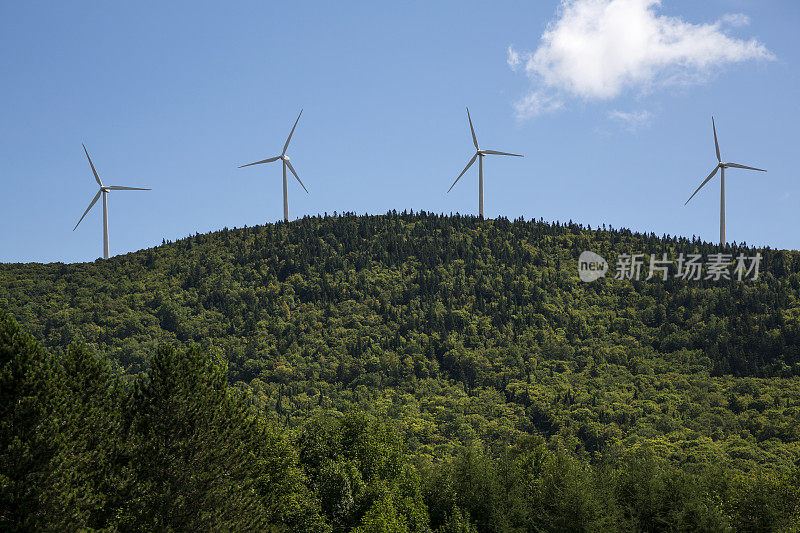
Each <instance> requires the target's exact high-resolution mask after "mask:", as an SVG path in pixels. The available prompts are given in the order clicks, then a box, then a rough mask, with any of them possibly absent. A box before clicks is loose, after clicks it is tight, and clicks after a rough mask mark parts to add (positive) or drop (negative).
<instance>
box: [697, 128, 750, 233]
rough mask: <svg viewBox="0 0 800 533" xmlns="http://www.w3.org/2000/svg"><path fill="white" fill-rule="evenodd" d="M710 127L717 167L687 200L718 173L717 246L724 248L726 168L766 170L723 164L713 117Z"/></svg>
mask: <svg viewBox="0 0 800 533" xmlns="http://www.w3.org/2000/svg"><path fill="white" fill-rule="evenodd" d="M711 127H712V128H713V130H714V148H716V150H717V166H716V167H714V170H712V171H711V174H709V175H708V177H707V178H706V179H705V181H703V183H701V184H700V186H699V187H698V188H697V189H696V190H695V191H694V192H693V193H692V195H691V196H690V197H689V200H691V199H692V198H694V195H695V194H697V191H699V190H700V189H702V188H703V185H705V184H706V183H708V182H709V180H710V179H711V178H713V177H714V176H715V175H716V174H717V171H720V196H719V245H720V246H725V243H726V242H727V241H726V240H725V169H726V168H744V169H747V170H757V171H759V172H766V170H762V169H760V168H753V167H746V166H744V165H740V164H738V163H723V162H722V156H721V155H720V154H719V142H717V126H716V124H714V117H711ZM689 200H686V203H684V204H683V205H686V204H688V203H689Z"/></svg>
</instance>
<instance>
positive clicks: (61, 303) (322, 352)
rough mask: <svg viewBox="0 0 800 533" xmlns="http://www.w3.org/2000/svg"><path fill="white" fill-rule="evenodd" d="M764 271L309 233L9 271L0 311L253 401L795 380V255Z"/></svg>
mask: <svg viewBox="0 0 800 533" xmlns="http://www.w3.org/2000/svg"><path fill="white" fill-rule="evenodd" d="M584 250H591V251H594V252H597V253H599V254H600V255H601V256H603V257H605V258H606V259H607V260H608V261H609V263H610V269H611V270H610V272H609V273H608V274H607V276H606V278H604V279H601V280H599V281H595V282H593V283H589V284H587V283H583V282H581V281H580V280H579V278H578V271H577V258H578V255H579V254H580V253H581V252H582V251H584ZM759 251H760V253H761V254H762V255H763V259H762V262H761V266H760V274H759V278H758V280H757V281H752V280H751V279H745V280H742V281H737V280H735V279H734V280H722V281H712V280H702V281H695V280H681V279H674V267H673V273H672V275H671V276H670V278H671V279H668V280H667V281H662V280H661V279H660V274H658V275H657V276H656V277H655V278H654V279H652V280H650V281H644V278H645V277H646V275H647V261H645V266H644V268H643V274H642V276H641V277H642V281H638V282H637V281H632V280H615V279H609V278H613V276H614V261H615V258H616V256H617V255H618V254H620V253H631V254H632V253H642V254H645V257H646V258H649V254H651V253H652V254H656V256H657V257H659V258H660V257H661V254H663V253H667V254H668V257H669V258H672V259H675V258H677V256H678V254H679V253H682V252H683V253H685V254H690V253H699V254H702V255H703V256H704V257H708V256H709V255H710V254H713V253H717V252H719V247H717V246H715V245H710V244H707V243H703V242H700V241H698V240H688V239H683V238H670V237H662V238H658V237H656V236H655V235H642V234H637V233H632V232H630V231H627V230H609V231H606V230H600V229H591V228H585V227H582V226H579V225H575V224H572V223H570V224H558V223H556V224H549V223H542V222H536V221H533V222H526V221H522V220H518V221H514V222H510V221H508V220H505V219H498V220H478V219H477V218H474V217H461V216H438V215H431V214H425V213H421V214H396V213H390V214H387V215H384V216H363V217H362V216H349V215H345V216H337V217H324V218H320V217H312V218H304V219H302V220H298V221H296V222H292V223H290V224H284V223H279V224H268V225H265V226H256V227H252V228H244V229H234V230H229V229H227V228H226V229H224V230H223V231H220V232H215V233H211V234H206V235H195V236H192V237H188V238H186V239H182V240H180V241H177V242H174V243H169V244H165V245H162V246H160V247H156V248H153V249H148V250H142V251H139V252H135V253H131V254H126V255H123V256H118V257H114V258H112V259H111V260H109V261H96V262H94V263H83V264H68V265H64V264H48V265H40V264H2V265H0V308H4V309H6V310H8V311H10V312H11V313H12V314H13V315H14V316H15V317H16V318H17V320H19V321H20V322H21V323H22V324H24V326H25V328H26V329H27V330H28V331H29V332H31V333H33V334H34V336H35V337H36V338H38V339H41V340H42V342H43V343H44V345H45V346H46V347H49V348H54V349H56V350H58V349H62V350H63V349H64V348H66V347H67V346H68V345H69V344H70V343H71V342H72V341H74V340H77V339H80V340H82V341H83V342H85V343H87V344H88V345H89V346H90V347H96V348H97V349H98V350H99V351H101V352H104V353H106V354H107V355H109V356H112V357H113V358H114V359H116V360H117V361H119V362H120V364H121V365H122V366H123V367H124V368H125V369H126V370H128V371H133V372H135V371H138V370H140V369H141V368H142V363H143V361H144V360H145V359H146V357H147V355H148V354H149V353H151V352H152V348H153V347H154V346H155V344H156V343H164V342H168V343H174V344H179V345H182V344H190V343H196V344H199V345H200V346H202V347H203V348H206V349H209V350H212V351H217V352H218V353H220V354H221V355H223V356H224V357H225V358H226V359H227V360H229V361H230V364H231V369H232V371H233V372H234V375H233V377H232V379H233V380H234V381H238V380H241V381H244V382H250V381H251V380H252V379H254V378H259V379H261V380H266V381H272V380H275V379H280V380H287V379H288V380H294V379H303V378H306V377H310V376H312V375H317V376H319V377H320V378H321V379H324V380H325V381H330V382H338V383H341V384H343V385H353V384H354V383H359V382H363V383H365V384H369V383H372V382H373V381H374V380H376V379H377V380H378V382H380V383H381V384H383V385H386V384H387V380H389V382H390V383H396V382H399V381H402V380H406V379H410V378H412V377H416V378H424V377H428V376H430V375H434V374H435V375H444V376H447V377H449V378H451V379H454V380H457V381H460V382H463V383H464V385H465V386H466V387H467V388H468V389H473V388H475V387H481V386H485V385H491V386H494V387H499V388H501V389H502V388H503V387H505V386H507V385H508V383H509V382H510V381H513V380H515V379H520V378H521V377H522V378H525V379H527V373H528V371H529V370H530V369H531V368H532V365H534V364H535V362H536V361H539V360H546V361H551V360H557V361H563V362H565V364H566V363H569V365H571V366H576V367H577V368H583V367H586V366H587V365H588V366H602V365H605V364H616V365H621V366H624V367H626V368H628V369H630V370H631V371H633V372H635V373H641V372H646V371H647V370H648V369H650V370H656V369H658V368H659V367H660V366H662V365H668V366H670V367H674V368H682V369H685V370H689V371H701V370H705V371H707V372H709V373H710V374H711V375H715V376H717V375H727V374H732V375H736V376H745V375H747V376H790V375H798V374H800V320H799V318H800V300H799V298H798V296H800V273H799V271H800V253H797V252H787V251H775V250H759ZM726 252H727V253H731V254H732V255H733V256H734V257H735V256H736V255H738V254H739V253H742V252H744V253H745V254H747V255H748V256H750V255H754V254H755V250H753V249H751V248H739V247H733V248H730V249H728V250H726ZM704 277H705V276H704Z"/></svg>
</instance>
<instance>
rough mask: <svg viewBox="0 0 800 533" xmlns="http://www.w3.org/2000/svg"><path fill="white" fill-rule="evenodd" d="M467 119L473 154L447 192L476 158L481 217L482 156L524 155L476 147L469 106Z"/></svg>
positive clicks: (481, 213)
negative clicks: (473, 148)
mask: <svg viewBox="0 0 800 533" xmlns="http://www.w3.org/2000/svg"><path fill="white" fill-rule="evenodd" d="M467 120H469V129H470V131H471V132H472V143H473V144H474V145H475V155H473V156H472V159H470V160H469V163H467V166H466V167H464V170H462V171H461V174H459V175H458V177H457V178H456V181H454V182H453V184H452V185H451V186H450V188H449V189H447V192H450V191H451V190H453V187H455V186H456V183H458V180H460V179H461V176H463V175H464V173H465V172H466V171H467V170H469V167H471V166H472V164H473V163H474V162H475V159H477V160H478V212H479V213H480V216H481V218H483V156H485V155H511V156H514V157H524V156H522V155H519V154H509V153H507V152H498V151H497V150H481V149H480V147H478V138H477V137H476V136H475V128H473V127H472V117H470V116H469V108H467Z"/></svg>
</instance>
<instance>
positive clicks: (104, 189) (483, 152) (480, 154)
mask: <svg viewBox="0 0 800 533" xmlns="http://www.w3.org/2000/svg"><path fill="white" fill-rule="evenodd" d="M302 115H303V110H302V109H301V110H300V113H299V114H298V115H297V119H296V120H295V122H294V125H293V126H292V129H291V130H290V131H289V136H288V137H287V138H286V142H285V143H284V145H283V150H282V151H281V153H280V155H277V156H273V157H269V158H267V159H263V160H261V161H255V162H253V163H248V164H245V165H240V166H239V167H238V168H245V167H250V166H254V165H262V164H266V163H273V162H275V161H278V160H280V161H281V166H282V170H283V220H284V222H289V198H288V183H287V174H286V170H287V168H288V170H289V171H290V172H291V173H292V175H294V177H295V179H296V180H297V182H298V183H299V184H300V186H301V187H302V188H303V190H304V191H305V192H306V194H310V193H309V191H308V189H307V188H306V186H305V184H304V183H303V181H302V180H301V179H300V176H299V174H298V173H297V171H296V170H295V168H294V166H292V163H291V161H290V158H289V156H288V155H286V152H287V150H288V148H289V143H290V142H291V140H292V136H293V135H294V132H295V130H296V129H297V124H298V123H299V122H300V117H301V116H302ZM467 121H468V123H469V128H470V134H471V136H472V143H473V145H474V146H475V153H474V154H473V156H472V157H471V158H470V159H469V161H468V162H467V165H466V166H465V167H464V170H462V171H461V173H460V174H459V175H458V176H457V177H456V179H455V181H454V182H453V184H452V185H451V186H450V188H449V189H448V190H447V192H448V193H449V192H450V191H451V190H452V189H453V187H455V185H456V184H457V183H458V181H459V180H460V179H461V178H462V177H463V176H464V174H465V173H466V172H467V171H468V170H469V169H470V167H471V166H472V165H473V164H474V163H475V161H476V160H477V161H478V216H479V217H481V218H484V182H483V158H484V157H485V156H487V155H499V156H512V157H524V156H523V155H522V154H515V153H509V152H501V151H498V150H490V149H481V148H480V145H479V144H478V138H477V135H476V133H475V127H474V125H473V123H472V116H471V115H470V112H469V108H467ZM711 125H712V130H713V133H714V148H715V151H716V156H717V166H715V167H714V169H713V170H712V172H711V174H709V175H708V177H707V178H706V179H705V180H704V181H703V182H702V183H701V184H700V186H699V187H697V189H696V190H695V191H694V193H692V195H691V196H690V197H689V199H688V200H686V202H685V203H684V205H686V204H688V203H689V201H690V200H691V199H692V198H694V196H695V195H696V194H697V193H698V192H699V191H700V189H702V188H703V187H704V186H705V185H706V184H707V183H708V182H709V181H710V180H711V179H712V178H713V177H714V176H715V175H716V174H717V172H719V173H720V229H719V245H720V246H725V245H726V244H727V239H726V232H725V231H726V230H725V216H726V214H725V213H726V208H725V169H727V168H739V169H745V170H754V171H759V172H766V170H763V169H760V168H755V167H750V166H746V165H741V164H739V163H730V162H723V161H722V156H721V152H720V148H719V141H718V139H717V129H716V123H715V121H714V117H712V119H711ZM83 149H84V152H85V153H86V157H87V159H88V160H89V165H90V166H91V169H92V173H93V174H94V178H95V180H96V181H97V183H98V185H99V186H100V190H99V191H98V192H97V194H96V195H95V196H94V198H93V199H92V201H91V202H90V204H89V207H87V208H86V211H84V213H83V215H82V216H81V218H80V219H79V220H78V223H77V224H76V225H75V228H73V231H75V229H77V228H78V225H80V223H81V221H82V220H83V219H84V217H86V214H87V213H88V212H89V211H90V210H91V208H92V207H93V206H94V204H95V203H96V202H97V200H98V199H99V198H100V196H101V195H102V197H103V258H104V259H108V258H109V257H110V246H109V236H108V233H109V232H108V205H107V194H108V193H109V192H110V191H115V190H141V191H145V190H151V189H145V188H138V187H124V186H118V185H110V186H106V185H103V183H102V181H101V180H100V177H99V175H98V173H97V171H96V169H95V167H94V163H93V162H92V160H91V158H90V157H89V152H88V151H87V150H86V147H85V146H84V147H83Z"/></svg>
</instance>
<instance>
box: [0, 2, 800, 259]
mask: <svg viewBox="0 0 800 533" xmlns="http://www.w3.org/2000/svg"><path fill="white" fill-rule="evenodd" d="M798 23H800V3H797V2H795V1H777V0H772V1H771V0H758V1H756V0H709V1H705V2H696V1H672V2H671V1H667V0H664V1H663V2H662V3H660V4H659V3H658V2H655V1H653V0H570V1H568V2H566V3H562V2H559V1H556V0H553V1H545V0H539V1H535V2H532V1H529V2H492V3H479V2H444V1H442V2H403V3H385V2H371V3H367V2H359V3H355V2H335V3H334V2H292V3H282V4H281V5H280V6H279V5H278V4H277V3H269V4H268V3H266V2H228V3H220V2H213V3H212V2H191V3H189V2H168V3H164V2H135V3H122V2H115V3H112V2H105V3H100V2H70V3H55V2H35V1H31V2H3V3H0V72H2V73H3V75H2V83H0V97H2V106H0V123H2V125H3V127H2V128H1V129H0V141H1V142H0V185H1V186H2V189H0V207H1V209H0V224H2V228H3V229H2V231H0V261H3V262H19V261H22V262H27V261H41V262H52V261H63V262H74V261H91V260H94V259H95V258H97V257H99V256H100V255H101V254H102V228H101V221H102V211H101V209H99V207H100V205H99V204H98V205H97V206H96V207H95V208H94V209H93V210H92V211H91V212H90V213H89V214H88V215H87V217H86V218H85V219H84V221H83V222H82V223H81V225H80V226H79V227H78V229H77V230H76V231H74V232H73V231H72V228H73V227H74V225H75V223H76V222H77V220H78V218H79V217H80V215H81V214H82V213H83V210H84V209H85V208H86V206H87V205H88V203H89V201H90V200H91V199H92V197H93V195H94V194H95V192H96V184H95V182H94V180H93V179H92V175H91V170H90V168H89V165H88V163H87V161H86V158H85V156H84V154H83V150H82V148H81V143H85V144H86V147H87V148H88V149H89V153H90V154H91V156H92V159H93V160H94V163H95V165H96V167H97V169H98V171H99V173H100V176H101V177H102V178H103V180H104V182H105V183H106V184H113V185H126V186H134V187H152V188H153V191H147V192H138V191H121V192H114V193H112V194H111V195H110V198H109V219H110V240H111V251H112V253H114V254H119V253H125V252H129V251H133V250H138V249H141V248H147V247H150V246H154V245H157V244H160V243H161V240H162V238H166V239H168V240H174V239H178V238H181V237H184V236H186V235H189V234H194V233H195V232H200V233H204V232H208V231H214V230H218V229H221V228H222V227H224V226H228V227H234V226H236V227H241V226H243V225H245V224H247V225H256V224H263V223H265V222H270V221H275V220H279V219H280V218H281V216H282V200H281V169H280V164H278V163H274V164H271V165H260V166H256V167H249V168H246V169H237V168H236V167H237V166H238V165H241V164H244V163H249V162H252V161H256V160H259V159H264V158H266V157H270V156H272V155H277V154H278V153H280V150H281V148H282V146H283V143H284V141H285V139H286V136H287V135H288V133H289V129H290V128H291V125H292V123H293V121H294V119H295V118H296V116H297V113H298V112H299V110H300V108H301V107H302V108H304V109H305V111H304V113H303V117H302V119H301V120H300V124H299V125H298V128H297V131H296V132H295V135H294V138H293V140H292V144H291V146H290V148H289V152H288V153H289V155H290V156H291V158H292V162H293V163H294V165H295V168H296V169H297V170H298V172H299V173H300V176H301V178H302V179H303V181H304V183H305V184H306V186H307V187H308V188H309V190H310V192H311V194H310V195H306V194H305V193H304V192H303V190H302V189H301V188H300V186H299V185H298V184H297V183H296V182H293V183H290V186H289V210H290V218H296V217H301V216H303V215H306V214H312V215H313V214H319V213H324V212H328V213H333V212H334V211H338V212H343V211H355V212H357V213H359V214H361V213H384V212H386V211H387V210H390V209H397V210H403V209H414V210H415V211H416V210H420V209H424V210H427V211H434V212H444V213H450V212H454V213H455V212H461V213H475V212H476V211H477V168H473V169H470V171H469V173H468V174H467V175H465V176H464V177H463V178H462V179H461V181H460V182H459V183H458V185H457V186H456V187H455V188H454V189H453V190H452V191H451V192H450V193H449V194H445V191H447V189H448V187H449V186H450V184H451V183H452V182H453V180H454V179H455V177H456V176H457V175H458V173H459V172H460V171H461V169H462V168H463V167H464V165H465V164H466V162H467V161H468V159H469V158H470V157H471V155H472V151H473V149H472V143H471V138H470V134H469V128H468V124H467V117H466V113H465V109H464V108H465V106H467V105H469V106H470V111H471V113H472V118H473V121H474V123H475V127H476V130H477V134H478V140H479V141H480V143H481V145H482V147H486V148H493V149H499V150H503V151H511V152H517V153H523V154H525V158H524V159H518V158H502V157H493V158H492V157H489V158H487V159H486V165H485V169H484V170H485V180H486V192H485V197H486V213H487V216H489V217H496V216H498V215H503V216H507V217H509V218H512V219H513V218H515V217H518V216H524V217H525V218H526V219H530V218H537V219H538V218H539V217H543V218H544V219H545V220H569V219H572V220H574V221H576V222H581V223H584V224H591V225H592V226H596V225H599V224H603V223H605V224H611V225H613V226H615V227H620V226H625V227H629V228H632V229H634V230H637V231H653V232H655V233H657V234H659V235H660V234H662V233H669V234H678V235H687V236H691V235H693V234H696V235H699V236H701V237H702V238H704V239H706V240H711V241H714V240H716V239H717V236H718V231H719V230H718V224H719V183H718V181H717V180H716V179H715V180H714V181H713V182H711V183H709V184H708V185H707V186H706V188H704V189H703V190H702V191H701V192H700V193H698V195H697V196H696V197H695V198H694V199H693V200H692V202H691V203H690V204H689V205H688V206H686V207H684V206H683V203H684V202H685V200H686V199H687V198H688V197H689V195H690V194H691V193H692V192H693V191H694V189H695V188H696V187H697V185H699V183H700V182H701V181H702V179H703V178H704V177H705V176H706V175H707V174H708V173H709V172H710V171H711V169H712V168H713V167H714V164H715V162H716V161H715V157H714V147H713V137H712V133H711V115H712V114H713V115H714V116H715V117H716V120H717V131H718V134H719V138H720V145H721V149H722V155H723V158H724V159H728V160H730V161H734V162H738V163H743V164H746V165H753V166H761V167H762V168H766V169H767V170H768V173H766V174H760V173H749V172H747V171H736V170H731V171H729V172H728V175H727V207H728V209H727V217H728V228H727V233H728V238H729V240H731V241H733V240H736V241H747V242H748V243H750V244H756V245H769V246H772V247H776V248H791V249H798V248H800V233H798V231H797V230H796V226H797V222H798V218H799V217H798V210H797V208H796V205H797V202H798V199H800V185H799V184H798V180H797V179H796V178H795V175H794V170H795V169H794V168H793V166H792V163H793V162H794V160H795V159H796V158H797V156H796V154H797V148H796V145H797V141H798V133H797V131H798V129H797V124H800V100H798V98H797V96H798V81H800V79H799V77H798V74H799V73H800V68H798V60H800V47H798V46H797V38H796V31H797V27H798ZM620 28H626V30H625V31H620ZM512 67H513V68H512ZM476 166H477V165H476Z"/></svg>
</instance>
